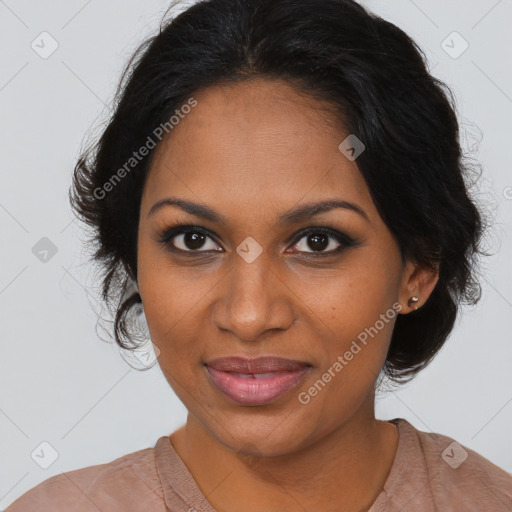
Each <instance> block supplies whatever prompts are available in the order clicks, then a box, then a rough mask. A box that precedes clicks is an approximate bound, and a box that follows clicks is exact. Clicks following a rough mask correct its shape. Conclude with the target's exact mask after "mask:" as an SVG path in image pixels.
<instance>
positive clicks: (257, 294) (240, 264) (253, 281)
mask: <svg viewBox="0 0 512 512" xmlns="http://www.w3.org/2000/svg"><path fill="white" fill-rule="evenodd" d="M218 292H219V297H218V300H217V301H216V302H215V304H214V310H213V319H214V322H215V324H216V325H217V327H218V328H219V329H220V330H223V331H229V332H231V333H232V334H234V335H235V336H236V337H237V338H239V339H240V340H244V341H255V340H258V339H261V337H262V336H263V335H264V334H266V332H267V331H271V330H286V329H289V328H290V326H291V325H292V324H293V323H294V321H295V318H294V310H293V297H292V296H293V292H291V291H290V290H289V288H288V287H287V286H286V285H285V284H284V282H283V280H282V278H280V276H279V275H278V274H276V273H275V272H272V271H271V268H270V263H269V261H268V258H266V257H265V256H264V255H263V254H262V255H260V256H259V257H258V258H257V259H256V260H255V261H253V262H251V263H247V262H246V261H245V260H244V259H243V258H240V257H238V255H237V257H236V258H235V262H234V264H233V267H232V269H231V271H229V272H228V274H227V275H226V276H225V277H224V278H223V280H222V284H221V285H219V287H218Z"/></svg>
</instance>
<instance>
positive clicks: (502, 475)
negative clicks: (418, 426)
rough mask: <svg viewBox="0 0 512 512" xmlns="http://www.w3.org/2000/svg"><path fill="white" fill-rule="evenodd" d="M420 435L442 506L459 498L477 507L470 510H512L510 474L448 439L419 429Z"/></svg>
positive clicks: (433, 488) (432, 483) (511, 481)
mask: <svg viewBox="0 0 512 512" xmlns="http://www.w3.org/2000/svg"><path fill="white" fill-rule="evenodd" d="M417 435H418V439H419V442H420V445H421V449H422V451H423V454H424V457H425V461H426V464H427V468H428V472H429V475H430V477H431V485H432V491H433V494H434V496H435V497H437V499H438V500H439V502H440V503H444V500H446V502H447V503H448V502H449V503H454V502H455V501H453V500H455V499H459V500H462V501H464V502H465V500H466V501H467V502H468V503H469V502H471V503H472V504H473V505H474V506H475V508H474V509H472V508H469V509H468V510H480V509H479V508H477V507H479V506H481V505H483V504H486V505H487V506H490V505H491V504H493V506H494V507H495V508H493V509H492V510H496V511H498V510H500V511H501V510H503V511H512V474H511V473H508V472H507V471H505V470H504V469H502V468H500V467H499V466H497V465H496V464H494V463H493V462H491V461H490V460H488V459H486V458H485V457H483V456H482V455H480V454H479V453H477V452H476V451H474V450H472V449H470V448H468V447H467V446H465V445H463V444H460V443H458V442H457V441H455V440H454V439H453V438H451V437H449V436H446V435H442V434H437V433H431V432H423V431H420V430H418V431H417ZM482 510H484V509H482Z"/></svg>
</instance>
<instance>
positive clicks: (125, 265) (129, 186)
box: [69, 0, 488, 383]
mask: <svg viewBox="0 0 512 512" xmlns="http://www.w3.org/2000/svg"><path fill="white" fill-rule="evenodd" d="M174 7H175V5H171V9H172V8H174ZM168 12H169V11H168ZM166 15H167V13H166V14H165V15H164V18H163V20H162V22H161V24H160V27H159V31H158V33H157V34H156V35H154V36H152V37H149V38H147V39H146V40H145V41H144V42H143V43H142V44H141V45H140V46H139V47H138V48H137V50H136V51H135V53H134V54H133V55H132V57H131V59H130V60H129V62H128V63H127V65H126V67H125V68H124V71H123V73H122V76H121V79H120V82H119V86H118V88H117V91H116V93H115V97H114V101H113V102H112V112H111V114H110V119H109V121H108V123H107V125H106V128H105V129H104V130H103V131H102V133H101V136H100V137H98V138H97V139H96V140H95V141H93V143H90V144H89V145H88V147H87V149H85V150H84V149H82V152H81V155H80V156H79V158H78V161H77V164H76V166H75V169H74V174H73V182H72V185H71V188H70V191H69V197H70V201H71V205H72V208H73V210H74V211H75V213H76V214H77V216H78V217H79V218H80V219H81V220H82V221H83V222H85V223H86V224H87V225H88V226H89V227H90V228H92V231H91V232H90V237H89V240H88V241H89V242H92V246H93V247H94V250H93V255H92V260H94V262H96V263H99V264H100V265H99V267H100V269H101V273H102V292H101V296H102V300H103V302H104V303H105V304H107V306H108V308H109V310H110V312H111V313H112V316H113V317H115V321H114V329H113V330H114V337H115V341H116V342H117V343H118V345H119V346H120V347H123V348H125V349H130V350H133V349H134V348H137V344H136V343H134V339H133V337H132V336H131V333H130V328H129V318H130V317H131V316H132V314H133V313H132V310H133V308H134V306H137V305H139V307H140V303H141V297H140V295H139V294H138V292H137V288H136V282H137V230H138V220H139V208H140V201H141V195H142V189H143V187H144V179H145V176H146V174H147V171H148V169H149V167H150V165H151V160H152V156H153V155H154V152H155V150H154V149H151V150H149V152H148V154H147V155H146V156H144V158H142V159H141V160H140V162H138V163H137V165H136V167H135V169H134V170H133V171H132V172H130V173H123V178H122V179H117V181H116V182H115V183H114V182H113V181H112V180H113V178H115V176H114V175H115V174H116V171H117V170H118V169H121V168H122V167H123V165H125V164H126V162H127V161H129V160H130V158H132V156H133V153H134V151H137V150H138V149H139V148H141V147H142V146H144V145H147V141H148V136H150V135H151V134H152V133H154V131H155V128H156V127H158V126H160V125H162V124H165V123H166V122H168V120H169V118H170V116H171V115H172V114H173V113H174V112H176V110H178V109H179V108H180V107H181V106H182V105H183V104H185V103H186V102H187V100H188V99H190V98H191V97H192V96H193V94H194V93H195V92H196V91H198V90H200V89H203V88H207V87H209V86H212V85H218V84H222V83H234V82H240V81H247V80H249V81H250V80H252V79H255V78H264V79H269V80H275V79H279V80H284V81H287V82H288V83H289V84H291V85H292V86H293V87H295V88H296V90H298V91H301V92H305V93H307V94H309V95H310V96H311V97H313V98H316V99H318V100H322V101H323V102H327V103H328V104H329V105H331V106H332V115H334V116H337V119H339V120H341V121H342V122H343V124H344V126H345V128H346V129H347V130H348V132H349V133H351V134H355V135H356V136H357V137H358V138H359V139H361V141H363V143H364V144H365V146H366V149H365V151H364V152H363V153H362V154H361V155H360V156H359V157H358V159H357V166H358V168H359V170H360V172H361V174H362V176H363V177H364V179H365V181H366V184H367V186H368V188H369V191H370V194H371V197H372V199H373V201H374V203H375V205H376V208H377V210H378V212H379V213H380V215H381V217H382V219H383V221H384V222H385V223H386V225H387V226H388V228H389V229H390V231H391V233H392V235H393V236H394V237H395V239H396V242H397V243H398V245H399V247H400V251H401V253H402V258H404V259H405V258H408V259H411V260H413V261H415V262H418V263H420V264H421V265H424V266H426V267H427V268H431V269H438V271H439V280H438V282H437V284H436V286H435V288H434V290H433V292H432V294H431V295H430V297H429V299H428V300H427V302H426V303H425V304H424V305H423V306H422V307H421V308H419V309H418V310H416V311H413V312H411V313H409V314H403V315H398V317H397V320H396V324H395V327H394V331H393V334H392V339H391V343H390V347H389V351H388V354H387V359H386V362H385V364H384V366H383V369H382V372H383V374H385V375H387V376H388V377H389V378H390V379H391V381H394V382H395V383H399V382H405V381H406V380H410V379H411V378H412V377H413V376H414V375H415V374H417V373H418V372H419V371H420V370H421V369H423V368H424V367H425V366H427V365H428V364H429V363H430V362H431V360H432V359H433V358H434V356H435V355H436V354H437V352H438V351H439V350H440V348H441V347H442V346H443V344H444V342H445V341H446V339H447V338H448V337H449V335H450V333H451V331H452V329H453V326H454V323H455V320H456V317H457V314H458V311H459V308H460V306H461V305H462V304H471V305H474V304H476V303H477V302H478V300H479V299H480V296H481V287H480V285H479V283H478V279H477V277H478V271H477V269H478V263H479V256H480V255H488V254H487V253H486V252H484V251H482V239H483V234H484V233H485V229H486V228H487V223H486V218H485V216H484V211H483V209H480V207H479V205H478V204H477V203H475V202H474V200H472V199H471V198H470V196H469V188H470V186H472V185H474V183H472V184H470V183H469V180H468V177H469V173H470V172H472V173H474V172H475V169H474V168H473V167H478V168H480V166H478V165H476V164H471V163H470V160H469V159H468V158H467V157H466V156H465V155H464V154H463V152H462V150H461V146H460V143H459V125H458V121H457V116H456V103H455V100H454V97H453V93H452V92H451V90H450V89H449V88H448V86H447V85H446V84H445V83H444V82H442V81H440V80H439V79H436V78H434V77H433V76H432V75H431V74H430V73H429V71H428V70H427V67H428V64H427V59H426V57H425V54H424V53H423V51H422V50H421V49H420V48H419V47H418V46H417V44H416V43H415V42H414V41H413V40H412V39H411V38H410V37H409V36H408V35H407V34H406V33H405V32H403V31H402V30H401V29H399V28H398V27H396V26H395V25H393V24H392V23H390V22H387V21H385V20H383V19H382V18H380V17H379V16H377V15H375V14H373V13H371V12H369V11H368V10H366V9H365V8H364V7H362V6H361V5H359V4H358V3H356V2H355V1H353V0H204V1H200V2H198V3H196V4H194V5H192V6H190V7H188V8H187V9H186V10H184V11H183V12H181V13H180V14H178V15H175V16H174V18H172V19H170V20H169V21H165V18H166ZM171 136H172V134H171ZM125 169H126V166H125ZM124 174H126V175H124ZM480 174H481V173H480ZM479 177H480V175H479ZM117 178H119V173H118V175H117ZM107 183H111V184H112V186H110V187H108V190H109V191H108V193H104V192H105V190H107V187H106V186H105V185H106V184H107ZM114 185H115V186H114ZM99 190H102V191H103V192H102V193H101V194H100V193H99V192H98V191H99Z"/></svg>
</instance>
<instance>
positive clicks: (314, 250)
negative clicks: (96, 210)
mask: <svg viewBox="0 0 512 512" xmlns="http://www.w3.org/2000/svg"><path fill="white" fill-rule="evenodd" d="M158 242H159V243H160V244H162V245H163V246H165V247H167V248H168V249H169V250H170V251H172V252H175V253H180V252H181V253H190V254H193V253H197V254H201V253H209V252H212V251H215V252H220V251H222V250H223V249H222V247H220V246H219V245H218V244H217V243H216V242H215V240H214V239H213V237H212V236H211V233H210V231H209V230H207V229H205V228H202V227H200V226H194V225H190V224H181V223H177V224H176V225H174V226H172V227H170V228H167V229H165V230H164V231H163V232H162V233H161V234H160V236H159V239H158ZM357 244H358V242H357V240H355V239H353V238H352V237H350V236H348V235H346V234H345V233H341V232H340V231H337V230H335V229H332V228H327V227H315V228H308V229H305V230H302V231H300V232H299V233H298V234H297V235H295V242H294V244H293V246H292V247H291V248H290V249H287V251H286V252H287V253H295V252H298V253H304V254H308V255H313V256H315V257H316V256H318V257H321V256H330V255H333V254H336V253H339V252H341V251H343V250H344V249H346V248H348V247H353V246H356V245H357ZM308 249H310V250H308Z"/></svg>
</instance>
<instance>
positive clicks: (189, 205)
mask: <svg viewBox="0 0 512 512" xmlns="http://www.w3.org/2000/svg"><path fill="white" fill-rule="evenodd" d="M173 205H174V206H177V207H178V208H181V209H182V210H183V211H185V212H187V213H190V214H191V215H195V216H196V217H201V218H203V219H206V220H209V221H212V222H217V223H220V224H227V218H226V217H224V216H223V215H220V214H219V213H217V212H216V211H215V210H212V209H211V208H210V207H208V206H205V205H202V204H199V203H195V202H193V201H188V200H186V199H179V198H177V197H166V198H165V199H160V200H159V201H157V202H156V203H155V204H154V205H153V206H152V207H151V209H150V210H149V212H148V217H150V216H151V215H152V214H154V213H155V212H156V211H157V210H159V209H160V208H162V207H164V206H173ZM335 208H344V209H346V210H351V211H353V212H355V213H357V214H359V215H360V216H361V217H363V218H364V219H366V221H368V222H370V219H369V218H368V215H367V214H366V212H365V211H364V210H363V209H362V208H361V207H360V206H358V205H357V204H354V203H351V202H350V201H344V200H341V199H328V200H325V201H320V202H315V203H306V204H304V205H301V206H299V207H298V208H295V209H294V210H290V211H288V212H285V213H284V214H282V215H281V216H280V217H279V219H278V222H279V224H294V223H297V222H300V221H301V220H303V219H307V218H309V217H312V216H314V215H318V214H320V213H323V212H327V211H330V210H333V209H335Z"/></svg>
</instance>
